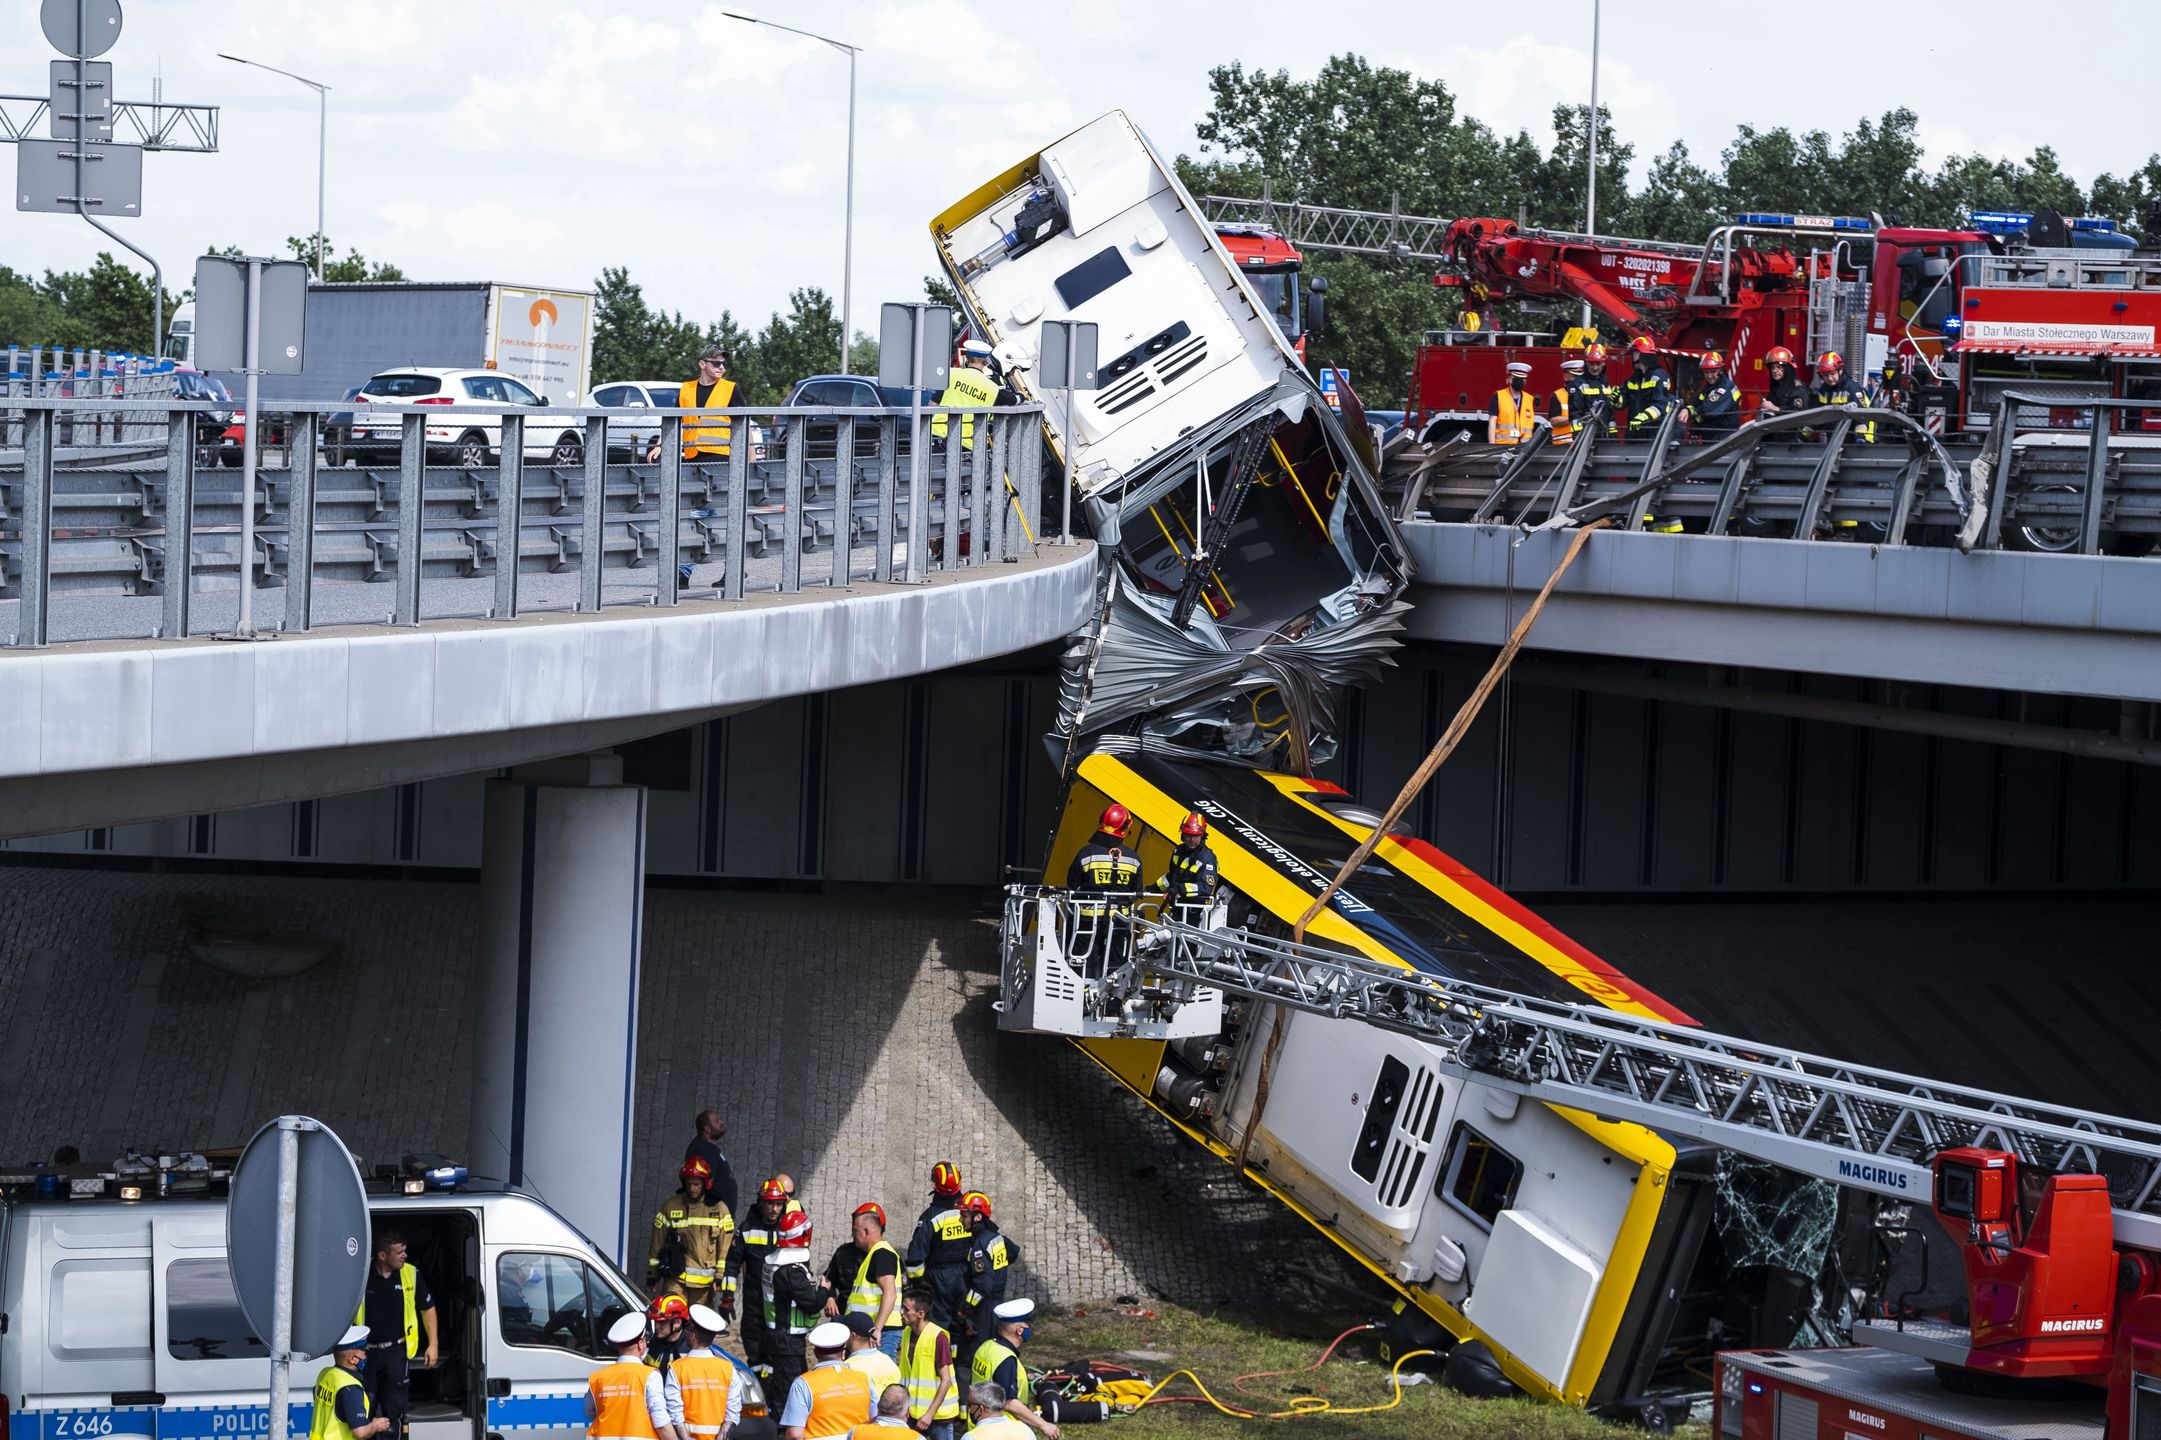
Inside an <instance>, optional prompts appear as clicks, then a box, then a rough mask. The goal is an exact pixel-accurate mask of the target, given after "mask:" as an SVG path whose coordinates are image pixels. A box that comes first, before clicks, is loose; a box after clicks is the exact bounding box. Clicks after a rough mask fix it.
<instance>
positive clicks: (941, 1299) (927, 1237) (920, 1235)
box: [901, 1160, 970, 1330]
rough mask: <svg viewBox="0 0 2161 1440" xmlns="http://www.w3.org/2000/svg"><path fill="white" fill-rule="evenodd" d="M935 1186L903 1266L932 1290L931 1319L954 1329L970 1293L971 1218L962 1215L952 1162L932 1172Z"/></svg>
mask: <svg viewBox="0 0 2161 1440" xmlns="http://www.w3.org/2000/svg"><path fill="white" fill-rule="evenodd" d="M948 1185H950V1186H951V1187H952V1189H951V1190H950V1191H948V1190H947V1188H946V1187H947V1186H948ZM931 1186H932V1194H931V1203H930V1205H929V1206H928V1207H927V1208H926V1209H925V1210H924V1211H923V1215H922V1218H921V1219H919V1220H917V1221H916V1223H915V1234H914V1235H913V1236H912V1237H910V1239H909V1241H908V1253H907V1254H906V1255H904V1256H902V1257H901V1264H902V1266H903V1268H904V1269H905V1270H906V1272H907V1276H908V1279H909V1280H911V1281H921V1282H922V1283H923V1284H924V1285H926V1286H927V1287H928V1288H929V1291H930V1309H931V1319H932V1320H933V1321H935V1322H937V1324H938V1325H939V1326H940V1327H941V1328H943V1329H946V1330H951V1329H952V1328H953V1319H954V1311H955V1310H956V1309H957V1308H958V1307H959V1305H960V1302H961V1298H962V1297H963V1296H964V1295H966V1294H967V1292H968V1251H969V1248H970V1241H969V1237H968V1219H967V1217H966V1216H965V1215H963V1214H961V1212H960V1202H961V1200H962V1199H963V1198H964V1197H963V1196H962V1194H961V1186H960V1170H959V1169H958V1168H957V1167H956V1166H955V1165H954V1164H953V1163H952V1162H951V1161H949V1160H941V1161H939V1162H938V1164H937V1166H936V1168H934V1169H933V1170H932V1171H931Z"/></svg>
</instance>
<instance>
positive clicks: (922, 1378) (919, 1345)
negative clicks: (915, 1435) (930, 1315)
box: [900, 1320, 960, 1420]
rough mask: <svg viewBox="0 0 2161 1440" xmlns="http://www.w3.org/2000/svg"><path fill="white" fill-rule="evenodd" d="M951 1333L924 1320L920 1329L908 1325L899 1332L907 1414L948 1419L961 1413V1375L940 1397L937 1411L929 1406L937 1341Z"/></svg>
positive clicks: (935, 1382)
mask: <svg viewBox="0 0 2161 1440" xmlns="http://www.w3.org/2000/svg"><path fill="white" fill-rule="evenodd" d="M940 1340H946V1341H947V1342H948V1343H949V1344H950V1337H949V1336H947V1334H946V1333H945V1331H944V1330H943V1329H942V1328H941V1327H940V1326H939V1325H938V1324H937V1323H936V1322H935V1321H931V1320H926V1321H924V1322H923V1328H922V1329H921V1330H914V1329H907V1330H903V1331H901V1332H900V1383H901V1384H903V1385H905V1386H907V1387H908V1418H909V1419H911V1420H920V1419H922V1418H923V1417H924V1416H925V1415H931V1418H932V1419H935V1420H951V1419H954V1418H956V1417H958V1416H959V1414H960V1377H959V1376H957V1375H956V1376H955V1377H954V1378H953V1383H952V1384H951V1385H949V1386H947V1387H946V1392H945V1399H944V1400H942V1401H940V1402H939V1404H938V1409H937V1412H936V1414H932V1412H931V1408H930V1402H931V1397H932V1396H933V1395H936V1394H937V1393H938V1342H939V1341H940Z"/></svg>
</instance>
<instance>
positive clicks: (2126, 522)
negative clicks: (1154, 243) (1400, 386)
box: [1385, 391, 2161, 555]
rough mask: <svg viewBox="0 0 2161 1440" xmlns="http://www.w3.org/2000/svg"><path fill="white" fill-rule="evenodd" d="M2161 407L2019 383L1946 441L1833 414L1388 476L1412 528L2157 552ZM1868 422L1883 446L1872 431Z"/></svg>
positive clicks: (1489, 451)
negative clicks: (1972, 510) (1583, 526)
mask: <svg viewBox="0 0 2161 1440" xmlns="http://www.w3.org/2000/svg"><path fill="white" fill-rule="evenodd" d="M2157 408H2161V407H2156V406H2155V405H2154V403H2153V402H2151V401H2128V400H2095V399H2077V400H2066V399H2063V398H2060V397H2054V396H2051V397H2046V398H2042V397H2035V396H2031V395H2026V394H2021V393H2018V392H2015V391H2014V392H2011V393H2007V394H2004V395H2002V396H2000V397H1998V401H1997V408H1996V413H1995V416H1994V417H1993V418H1994V423H1993V424H1992V426H1991V427H1990V429H1989V430H1988V432H1987V433H1986V434H1985V435H1973V436H1956V437H1951V438H1948V439H1945V440H1943V441H1942V442H1941V444H1940V448H1939V447H1938V443H1937V442H1936V441H1935V440H1934V439H1930V438H1924V437H1921V436H1918V435H1915V434H1913V430H1914V427H1913V426H1912V425H1911V424H1909V423H1908V422H1906V421H1905V420H1904V419H1903V418H1896V419H1895V420H1894V417H1893V416H1892V414H1891V412H1881V411H1861V412H1853V411H1850V410H1836V409H1827V410H1817V411H1809V412H1802V413H1800V414H1797V415H1789V416H1784V417H1780V420H1779V424H1780V425H1782V426H1784V427H1785V428H1783V429H1778V428H1775V427H1773V426H1768V425H1766V426H1763V427H1761V428H1760V429H1759V427H1758V426H1754V425H1751V426H1744V427H1743V428H1742V430H1741V431H1740V432H1739V434H1738V435H1737V436H1734V437H1730V438H1725V439H1721V438H1720V437H1718V436H1715V435H1712V436H1704V437H1699V438H1702V439H1707V440H1710V441H1712V442H1714V443H1711V444H1696V443H1687V444H1681V445H1677V446H1671V447H1667V446H1660V445H1655V444H1651V443H1646V442H1644V441H1640V440H1638V441H1621V440H1616V439H1610V438H1600V439H1599V440H1598V441H1597V442H1596V444H1595V445H1594V447H1593V449H1592V450H1591V452H1590V453H1589V454H1587V455H1586V454H1585V453H1583V451H1582V449H1581V443H1580V441H1579V443H1578V444H1577V445H1575V446H1569V445H1551V444H1549V445H1546V446H1544V447H1543V448H1542V449H1541V450H1539V451H1538V452H1537V453H1533V454H1528V455H1526V454H1523V453H1520V452H1521V450H1522V449H1523V448H1524V447H1513V446H1509V447H1503V446H1490V445H1482V444H1476V443H1472V444H1461V445H1439V444H1436V445H1434V446H1432V447H1420V446H1418V445H1415V444H1407V445H1404V446H1402V447H1401V448H1399V449H1397V450H1396V451H1394V452H1393V453H1392V455H1391V457H1390V460H1389V462H1388V464H1387V466H1386V467H1385V469H1386V482H1387V486H1388V489H1389V491H1390V494H1391V504H1392V505H1394V506H1396V507H1397V513H1398V516H1399V518H1401V519H1404V520H1416V519H1432V520H1440V521H1455V522H1471V523H1522V524H1526V525H1536V524H1541V523H1544V522H1546V521H1547V520H1549V519H1550V518H1551V517H1552V516H1553V515H1554V513H1555V512H1556V511H1557V510H1559V511H1564V512H1567V513H1569V514H1571V515H1573V516H1575V517H1578V518H1580V519H1588V518H1589V517H1590V516H1591V515H1592V514H1595V513H1599V512H1600V511H1601V510H1604V511H1606V512H1608V513H1610V515H1611V523H1612V524H1613V526H1614V527H1615V528H1617V529H1631V528H1635V529H1645V528H1655V529H1661V530H1679V531H1683V532H1686V533H1689V534H1710V535H1748V536H1758V537H1767V538H1773V539H1797V540H1858V541H1865V542H1868V543H1873V544H1888V545H1942V546H1949V545H1953V544H1957V543H1959V542H1960V536H1961V531H1962V529H1964V530H1965V531H1966V532H1967V539H1968V540H1969V541H1970V543H1973V544H1976V545H1978V546H1979V547H1981V548H2009V549H2017V550H2029V551H2042V552H2048V553H2058V554H2087V555H2093V554H2104V553H2105V554H2115V555H2145V554H2149V553H2152V552H2153V551H2154V550H2155V548H2156V546H2157V544H2161V431H2157V432H2153V433H2148V432H2147V431H2146V429H2145V417H2146V416H2147V415H2149V414H2152V413H2153V412H2155V411H2156V410H2157ZM2049 412H2055V413H2056V415H2057V419H2056V420H2055V421H2052V422H2051V423H2050V424H2047V425H2038V424H2034V423H2031V422H2030V420H2029V419H2027V418H2026V417H2030V416H2032V415H2035V414H2046V413H2049ZM2065 412H2069V414H2070V416H2071V418H2072V423H2070V424H2069V425H2066V424H2064V423H2062V416H2063V414H2064V413H2065ZM1871 418H1874V419H1875V420H1876V421H1878V422H1879V423H1878V425H1877V426H1876V427H1875V428H1876V431H1877V438H1876V440H1875V441H1874V442H1873V443H1871V442H1869V441H1868V440H1867V439H1866V438H1864V434H1863V431H1862V427H1863V426H1864V425H1865V424H1866V423H1867V422H1868V421H1869V420H1870V419H1871ZM1947 478H1949V479H1953V480H1955V481H1956V482H1957V483H1958V486H1959V489H1958V490H1957V491H1954V489H1953V488H1952V487H1951V486H1950V485H1948V484H1946V480H1947ZM1651 482H1656V483H1655V484H1654V483H1651ZM1976 482H1979V483H1976ZM1647 486H1648V488H1646V487H1647ZM1976 493H1978V494H1980V495H1981V496H1982V497H1983V503H1984V505H1985V507H1986V508H1985V514H1984V515H1983V516H1982V517H1980V518H1979V523H1978V524H1974V523H1972V520H1971V517H1969V516H1968V514H1967V509H1966V503H1965V502H1966V499H1967V497H1970V496H1972V495H1974V494H1976ZM1622 497H1631V498H1629V499H1628V500H1627V501H1626V502H1625V503H1624V502H1623V500H1622ZM1976 530H1977V531H1978V536H1977V538H1976V537H1975V535H1974V533H1973V532H1975V531H1976Z"/></svg>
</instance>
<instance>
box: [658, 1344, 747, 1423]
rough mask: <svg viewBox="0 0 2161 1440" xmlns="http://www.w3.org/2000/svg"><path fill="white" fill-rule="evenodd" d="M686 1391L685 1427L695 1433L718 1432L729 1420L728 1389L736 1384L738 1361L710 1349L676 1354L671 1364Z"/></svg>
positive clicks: (679, 1385)
mask: <svg viewBox="0 0 2161 1440" xmlns="http://www.w3.org/2000/svg"><path fill="white" fill-rule="evenodd" d="M671 1371H672V1373H673V1374H674V1376H675V1385H676V1388H677V1389H678V1390H680V1391H682V1394H683V1428H684V1429H685V1430H688V1431H689V1432H690V1433H691V1434H693V1435H718V1434H719V1433H720V1427H721V1426H723V1425H725V1424H727V1423H728V1392H729V1390H730V1389H732V1388H733V1387H734V1385H735V1364H734V1362H733V1361H729V1360H724V1359H722V1358H721V1357H720V1356H718V1355H715V1354H714V1353H713V1352H712V1351H710V1350H705V1351H697V1350H693V1351H692V1352H691V1353H690V1354H688V1355H680V1356H677V1357H676V1361H675V1364H674V1365H673V1366H672V1367H671Z"/></svg>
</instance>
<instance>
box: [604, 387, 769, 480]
mask: <svg viewBox="0 0 2161 1440" xmlns="http://www.w3.org/2000/svg"><path fill="white" fill-rule="evenodd" d="M682 393H683V386H682V382H681V381H678V380H612V381H610V382H608V383H607V384H605V385H595V386H594V387H593V393H592V396H591V398H590V399H588V400H587V401H586V403H587V404H589V405H595V406H600V407H604V408H606V409H609V410H673V409H674V408H675V402H676V400H677V398H678V397H679V396H681V394H682ZM659 438H660V421H659V420H658V419H651V420H646V419H639V418H636V417H631V416H626V417H624V418H623V419H621V420H610V421H609V422H608V454H609V456H610V457H611V458H612V457H617V456H621V457H624V458H627V459H631V460H636V461H640V462H642V461H643V460H644V459H645V452H646V451H647V450H649V449H650V448H652V444H653V442H654V441H655V440H657V439H659ZM750 458H751V459H753V460H763V459H764V458H765V427H764V426H763V425H760V424H758V423H757V422H756V421H752V422H751V423H750Z"/></svg>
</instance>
